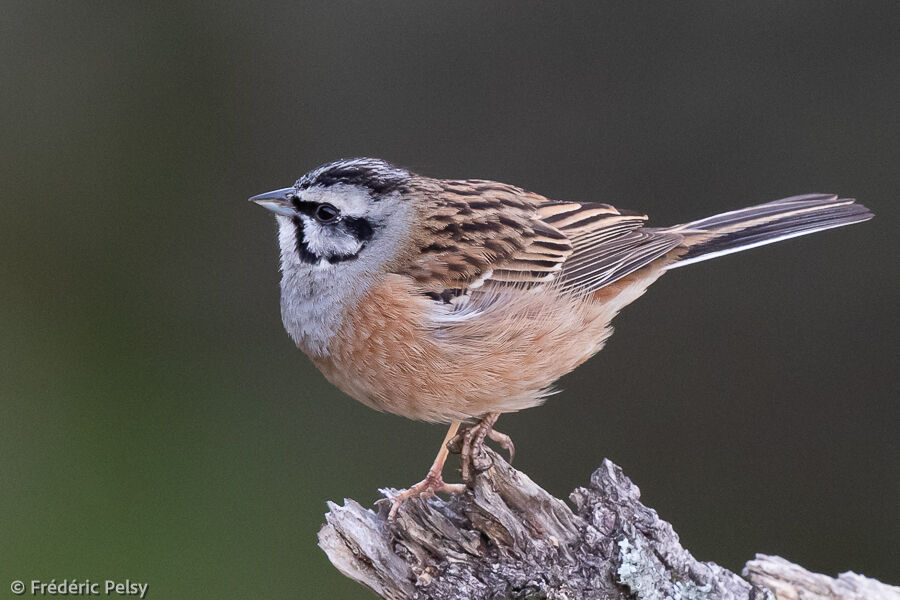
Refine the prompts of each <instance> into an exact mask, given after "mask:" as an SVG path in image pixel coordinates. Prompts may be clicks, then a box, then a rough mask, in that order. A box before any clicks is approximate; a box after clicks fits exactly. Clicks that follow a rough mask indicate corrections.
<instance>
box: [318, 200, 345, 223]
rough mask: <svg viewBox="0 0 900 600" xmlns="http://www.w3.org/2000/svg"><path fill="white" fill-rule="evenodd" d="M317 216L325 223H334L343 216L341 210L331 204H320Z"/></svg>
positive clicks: (319, 220) (320, 221)
mask: <svg viewBox="0 0 900 600" xmlns="http://www.w3.org/2000/svg"><path fill="white" fill-rule="evenodd" d="M313 216H315V217H316V221H318V222H319V223H323V224H328V223H334V222H335V221H337V219H338V217H339V216H341V211H339V210H338V209H336V208H335V207H334V206H332V205H331V204H320V205H319V206H317V207H316V212H315V213H314V215H313Z"/></svg>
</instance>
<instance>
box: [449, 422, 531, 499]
mask: <svg viewBox="0 0 900 600" xmlns="http://www.w3.org/2000/svg"><path fill="white" fill-rule="evenodd" d="M499 417H500V413H489V414H487V415H485V416H484V417H483V418H482V419H481V420H480V421H479V422H478V423H476V424H474V425H472V426H471V427H468V428H467V429H465V430H464V431H461V432H460V433H458V434H457V435H456V436H455V437H454V438H453V439H451V440H450V441H449V442H448V443H447V448H448V449H449V450H450V451H451V452H454V453H459V455H460V464H461V466H460V472H461V474H462V479H463V481H464V482H466V484H467V485H469V486H470V487H471V486H472V485H473V484H474V483H475V473H480V472H482V471H487V470H488V469H490V468H491V466H492V464H493V463H492V462H491V459H490V457H488V455H487V453H486V452H485V451H484V440H485V438H490V439H492V440H494V441H495V442H497V443H498V444H500V446H501V447H502V448H503V449H504V450H506V451H507V452H509V460H510V462H512V459H513V456H515V453H516V447H515V445H513V442H512V439H510V437H509V436H508V435H506V434H505V433H500V432H499V431H494V423H496V422H497V419H498V418H499Z"/></svg>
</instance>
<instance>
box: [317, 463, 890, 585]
mask: <svg viewBox="0 0 900 600" xmlns="http://www.w3.org/2000/svg"><path fill="white" fill-rule="evenodd" d="M486 452H487V453H488V456H489V458H490V459H491V461H492V463H493V466H492V467H491V468H490V469H488V470H487V471H485V472H483V473H480V474H479V475H478V476H477V478H476V481H475V485H474V489H473V490H472V491H471V492H469V493H466V494H464V495H460V496H454V497H451V498H450V499H448V500H442V499H439V498H432V499H429V500H427V501H422V500H412V501H409V502H407V503H406V504H405V505H404V506H403V508H402V509H401V510H400V513H399V514H398V515H397V518H396V520H395V521H388V520H387V511H388V507H387V506H386V505H381V506H380V507H379V508H378V509H377V510H370V509H366V508H364V507H362V506H361V505H360V504H359V503H357V502H355V501H354V500H345V503H344V506H338V505H336V504H334V503H332V502H329V503H328V507H329V511H328V513H327V514H326V515H325V518H326V523H325V525H323V527H322V529H321V530H320V531H319V546H320V547H321V548H322V549H323V550H324V551H325V553H326V554H327V555H328V558H329V560H331V562H332V564H334V566H335V567H337V569H338V570H339V571H340V572H341V573H343V574H344V575H346V576H347V577H350V578H351V579H354V580H355V581H358V582H359V583H362V584H363V585H365V586H367V587H369V588H370V589H372V590H373V591H374V592H375V593H376V594H378V595H380V596H382V597H383V598H387V599H390V600H410V599H422V600H424V599H430V598H433V599H439V600H463V599H465V600H479V599H491V600H499V599H502V598H511V599H512V598H516V599H523V600H524V599H540V598H546V599H549V600H555V599H560V600H562V599H566V600H579V599H582V598H584V599H587V598H608V599H611V600H615V599H623V600H624V599H628V600H634V599H638V600H656V599H660V600H663V599H673V600H679V599H683V600H695V599H697V600H699V599H706V598H708V599H728V600H730V599H735V600H737V599H741V600H764V599H765V600H770V599H776V600H820V599H821V600H837V599H846V600H858V599H859V600H862V599H863V598H865V599H866V600H900V588H896V587H892V586H888V585H884V584H881V583H879V582H877V581H875V580H872V579H867V578H865V577H862V576H859V575H856V574H853V573H845V574H843V575H841V576H840V577H839V578H838V579H832V578H830V577H826V576H824V575H817V574H814V573H810V572H808V571H806V570H804V569H802V568H801V567H799V566H797V565H793V564H792V563H790V562H788V561H786V560H784V559H781V558H779V557H768V556H764V555H757V557H756V559H755V560H752V561H750V562H748V563H747V566H746V567H745V569H744V572H743V577H742V576H740V575H738V574H736V573H733V572H731V571H729V570H728V569H725V568H723V567H720V566H719V565H716V564H715V563H711V562H699V561H697V560H696V559H694V557H693V556H691V554H690V553H689V552H688V551H687V550H685V549H684V548H682V547H681V544H680V543H679V541H678V535H677V534H676V533H675V532H674V530H673V529H672V526H671V525H670V524H669V523H667V522H666V521H663V520H661V519H660V518H659V516H658V515H657V514H656V511H654V510H653V509H651V508H647V507H646V506H644V505H643V504H641V502H640V500H639V499H640V490H638V488H637V486H635V485H634V484H633V483H632V482H631V480H630V479H628V477H626V476H625V474H624V473H623V472H622V469H620V468H619V467H618V466H616V465H615V464H613V463H612V462H610V461H609V460H604V461H603V464H602V465H601V466H600V468H599V469H597V470H596V471H595V472H594V473H593V475H592V476H591V481H590V485H589V486H588V487H583V488H578V489H576V490H575V491H574V492H572V494H571V495H570V496H569V498H570V499H571V501H572V503H573V504H574V506H575V510H574V511H573V510H572V509H570V508H569V506H568V505H567V504H566V503H565V502H563V501H562V500H560V499H558V498H554V497H553V496H551V495H550V494H549V493H547V492H546V491H544V490H543V489H541V488H540V486H538V485H537V484H535V483H534V482H533V481H532V480H531V479H530V478H529V477H528V476H527V475H525V474H524V473H521V472H519V471H516V470H515V469H513V468H512V467H510V466H509V465H508V464H507V463H506V462H505V461H504V460H503V459H502V458H500V457H499V455H497V454H496V453H494V452H492V451H490V450H486ZM395 491H396V490H382V492H383V493H385V495H391V494H392V493H394V492H395Z"/></svg>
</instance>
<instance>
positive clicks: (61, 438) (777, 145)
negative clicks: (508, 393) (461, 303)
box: [0, 1, 900, 599]
mask: <svg viewBox="0 0 900 600" xmlns="http://www.w3.org/2000/svg"><path fill="white" fill-rule="evenodd" d="M898 31H900V8H898V6H897V4H896V3H895V2H891V1H885V2H862V3H839V2H789V3H785V2H780V1H779V2H775V1H762V2H753V3H720V2H688V3H655V4H646V3H598V2H587V1H585V2H570V3H565V4H564V5H558V4H555V3H553V4H550V3H547V4H538V3H534V4H525V3H519V2H507V3H502V2H495V3H484V4H480V3H479V4H476V3H470V4H466V5H456V6H448V5H446V4H445V3H437V2H435V3H431V2H421V3H413V2H395V3H368V2H357V3H338V2H331V1H329V2H298V3H278V4H269V5H260V4H257V3H250V2H248V3H238V2H231V1H226V2H208V3H201V2H197V3H190V4H189V5H184V6H181V7H176V6H166V7H163V6H161V5H153V4H149V3H146V4H143V3H141V4H139V3H92V4H90V5H83V4H77V3H32V2H23V3H12V2H6V3H4V6H3V10H2V15H0V82H2V90H3V93H2V95H0V109H2V110H0V115H2V117H0V170H2V176H0V365H2V366H0V584H2V586H0V590H7V589H8V582H10V581H11V580H13V579H23V580H26V581H28V580H30V579H44V580H48V581H49V580H50V579H51V578H56V579H57V580H58V581H59V580H62V579H64V578H69V579H72V578H77V579H79V580H83V579H86V578H90V579H93V580H102V579H106V578H111V579H112V578H119V579H125V578H130V579H131V580H132V581H145V582H149V584H150V596H151V597H156V598H188V599H196V598H235V597H258V598H290V597H328V598H335V599H337V598H348V599H349V598H371V597H372V595H371V594H370V593H369V592H368V591H366V590H364V589H363V588H361V587H359V586H357V585H356V584H354V583H352V582H350V581H349V580H347V579H345V578H343V577H342V576H340V575H339V574H338V573H337V571H335V570H334V569H333V568H332V567H331V566H330V564H329V563H328V562H327V560H326V558H325V556H324V554H323V553H322V552H321V551H320V550H319V549H318V548H317V547H316V532H317V531H318V529H319V526H320V524H321V523H322V522H323V513H324V511H325V501H326V500H336V501H340V500H341V499H342V498H344V497H352V498H355V499H358V500H359V501H361V502H362V503H364V504H368V503H371V502H372V501H374V500H375V499H376V498H377V497H378V494H377V491H376V489H377V488H378V487H379V486H396V487H403V486H405V485H408V484H410V483H413V482H415V481H418V480H419V479H421V477H422V476H423V475H424V473H425V470H426V468H427V467H428V465H429V464H430V462H431V460H432V458H433V455H434V453H435V452H436V450H437V446H438V444H439V442H440V440H441V438H442V436H443V434H444V428H443V426H438V425H426V424H422V423H415V422H411V421H407V420H404V419H402V418H399V417H394V416H390V415H385V414H380V413H375V412H373V411H371V410H369V409H367V408H365V407H363V406H362V405H359V404H357V403H356V402H354V401H353V400H351V399H349V398H348V397H346V396H344V395H342V394H341V393H340V392H338V391H337V390H336V389H333V388H332V387H331V386H330V385H328V384H327V383H326V382H325V380H324V379H323V378H322V377H321V376H320V375H319V374H318V373H317V372H316V371H315V370H314V368H313V367H312V366H311V365H310V363H309V362H308V361H307V360H306V359H305V358H304V357H303V356H302V355H301V353H300V352H299V351H297V350H296V349H295V348H294V347H293V345H292V343H291V342H290V340H289V339H288V337H287V335H286V334H285V333H284V331H283V329H282V326H281V321H280V316H279V308H278V296H279V292H278V278H279V275H278V272H277V252H276V247H275V223H274V219H272V217H271V215H270V214H268V213H266V212H265V211H263V210H261V209H260V208H259V207H257V206H253V205H250V204H248V203H247V201H246V199H247V198H248V197H249V196H251V195H253V194H257V193H260V192H263V191H268V190H270V189H273V188H279V187H284V186H287V185H290V184H291V183H293V181H294V180H295V179H296V178H297V177H298V176H299V175H301V174H302V173H303V172H305V171H307V170H309V169H311V168H313V167H315V166H317V165H318V164H320V163H323V162H326V161H330V160H333V159H336V158H339V157H348V156H360V155H362V156H366V155H370V156H378V157H383V158H386V159H388V160H391V161H394V162H396V163H398V164H400V165H404V166H407V167H409V168H411V169H413V170H415V171H418V172H421V173H423V174H427V175H432V176H439V177H479V178H491V179H498V180H501V181H506V182H510V183H514V184H517V185H520V186H523V187H525V188H528V189H531V190H533V191H536V192H539V193H542V194H545V195H548V196H550V197H552V198H556V199H571V200H586V201H587V200H596V201H603V202H610V203H613V204H615V205H617V206H619V207H622V208H628V209H636V210H641V211H645V212H647V213H648V214H650V215H651V222H652V223H653V224H655V225H671V224H675V223H678V222H683V221H686V220H689V219H694V218H700V217H705V216H708V215H711V214H713V213H716V212H722V211H726V210H729V209H734V208H738V207H742V206H745V205H750V204H755V203H760V202H766V201H769V200H774V199H777V198H781V197H784V196H789V195H792V194H799V193H806V192H836V193H840V194H844V195H851V196H855V197H857V198H859V199H860V200H861V201H862V202H864V203H865V204H866V205H867V206H869V207H870V208H871V209H872V210H874V212H875V213H876V214H877V215H878V216H877V218H876V219H875V220H873V221H871V222H869V223H866V224H863V225H856V226H853V227H850V228H846V229H839V230H834V231H828V232H824V233H819V234H816V235H814V236H810V237H806V238H803V239H800V240H792V241H788V242H785V243H782V244H777V245H774V246H768V247H765V248H760V249H757V250H753V251H750V252H746V253H742V254H740V255H735V256H730V257H727V258H723V259H720V260H716V261H711V262H706V263H703V264H700V265H696V266H693V267H690V268H688V269H683V270H678V271H676V272H674V273H672V274H671V275H669V276H667V277H665V278H663V279H662V280H661V281H660V282H658V283H657V284H656V285H655V286H654V287H653V288H652V289H651V290H650V292H649V293H648V294H647V295H646V296H645V297H644V298H642V299H641V300H639V301H638V302H636V303H635V304H634V305H632V306H631V307H629V308H628V309H626V311H625V312H624V313H623V314H622V315H621V316H620V317H619V318H618V319H617V321H616V326H617V332H616V335H615V336H613V338H612V339H611V341H610V343H609V344H608V346H607V348H606V349H605V350H604V351H603V352H602V353H601V354H600V355H599V356H597V357H596V358H594V359H593V360H591V361H590V362H589V363H588V364H586V365H585V366H583V367H582V368H580V369H579V370H577V371H576V372H575V373H572V374H571V375H569V376H567V377H565V378H564V379H563V380H562V381H561V382H560V387H561V388H562V389H563V390H564V391H563V392H562V393H561V394H559V395H556V396H553V397H552V398H551V399H550V401H549V402H548V403H547V404H546V405H545V406H543V407H540V408H536V409H532V410H530V411H527V412H524V413H520V414H515V415H507V416H505V417H504V418H502V419H501V421H500V423H499V425H498V427H499V428H500V429H501V430H502V431H505V432H507V433H509V434H510V435H511V436H512V437H513V439H514V440H515V442H516V446H517V449H518V453H517V457H516V458H517V462H516V466H517V467H519V468H520V469H523V470H524V471H526V472H527V473H529V474H530V475H531V476H532V477H533V478H534V479H535V480H536V481H537V482H539V483H541V484H542V485H543V486H545V487H546V488H547V489H548V490H550V491H552V492H553V493H555V494H557V495H561V496H565V495H567V494H568V492H569V491H571V490H572V489H573V488H575V487H576V486H579V485H583V484H585V483H586V482H587V481H588V479H589V476H590V473H591V472H592V470H593V469H594V468H596V467H597V466H598V465H599V464H600V461H601V459H602V458H603V457H609V458H611V459H612V460H614V461H615V462H617V463H618V464H620V465H621V466H622V467H623V468H624V469H625V471H626V473H627V474H628V475H629V476H630V477H631V478H632V479H633V480H634V481H635V482H636V483H637V484H638V485H639V486H640V487H641V489H642V491H643V499H644V501H645V502H646V503H647V504H648V505H649V506H651V507H653V508H655V509H656V510H657V511H658V512H659V513H660V515H661V516H662V517H663V518H665V519H667V520H668V521H670V522H671V523H672V524H673V525H674V527H675V529H676V531H678V533H679V534H680V536H681V539H682V541H683V543H684V545H685V546H686V547H687V548H688V549H690V550H691V551H692V552H693V553H694V554H695V555H696V556H697V557H698V558H700V559H702V560H712V561H716V562H719V563H721V564H723V565H725V566H727V567H729V568H731V569H734V570H738V571H739V570H740V569H741V567H742V566H743V564H744V562H745V561H746V560H748V559H750V558H752V557H753V555H754V553H755V552H765V553H772V554H779V555H782V556H784V557H786V558H787V559H789V560H791V561H795V562H797V563H800V564H802V565H804V566H806V567H808V568H810V569H812V570H815V571H821V572H824V573H830V574H835V573H838V572H842V571H846V570H853V571H857V572H861V573H864V574H866V575H869V576H873V577H877V578H880V579H883V580H886V581H889V582H892V583H894V584H898V583H900V568H898V564H900V561H898V553H897V537H898V535H900V510H898V504H900V502H898V498H900V448H898V423H900V401H898V398H900V394H898V391H900V390H898V384H897V376H896V370H897V368H898V355H900V354H898V344H897V340H898V337H900V331H898V329H900V327H898V325H900V323H898V318H897V306H898V300H900V272H898V262H897V259H898V255H900V253H898V249H900V248H898V246H900V244H898V241H897V240H898V236H897V233H896V232H897V228H898V225H897V219H898V216H900V208H898V200H900V110H898V99H900V36H898V34H897V32H898ZM448 475H452V474H451V472H450V470H448ZM5 594H10V596H11V593H10V592H7V591H0V596H4V595H5Z"/></svg>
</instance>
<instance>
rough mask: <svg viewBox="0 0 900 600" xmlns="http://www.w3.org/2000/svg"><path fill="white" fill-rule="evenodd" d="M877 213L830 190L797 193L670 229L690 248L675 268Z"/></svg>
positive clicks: (860, 220)
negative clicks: (829, 192)
mask: <svg viewBox="0 0 900 600" xmlns="http://www.w3.org/2000/svg"><path fill="white" fill-rule="evenodd" d="M873 216H875V215H873V214H872V213H871V212H869V209H868V208H866V207H865V206H863V205H862V204H856V201H855V200H854V199H853V198H838V197H837V196H831V195H828V194H807V195H805V196H791V197H790V198H784V199H782V200H775V201H774V202H768V203H766V204H760V205H758V206H751V207H749V208H742V209H740V210H733V211H731V212H727V213H722V214H720V215H715V216H713V217H708V218H706V219H700V220H699V221H691V222H690V223H685V224H683V225H676V226H675V227H671V228H669V231H673V232H677V233H679V234H681V235H682V236H684V246H685V247H686V248H687V250H686V251H685V253H684V254H682V255H681V256H680V257H679V258H678V260H677V261H675V262H674V263H672V264H670V265H669V266H668V267H667V268H669V269H672V268H675V267H681V266H684V265H689V264H691V263H695V262H700V261H703V260H707V259H710V258H715V257H717V256H724V255H725V254H731V253H732V252H740V251H741V250H747V249H748V248H755V247H756V246H762V245H764V244H771V243H772V242H778V241H780V240H786V239H788V238H792V237H797V236H800V235H806V234H808V233H814V232H816V231H822V230H823V229H831V228H832V227H842V226H843V225H851V224H853V223H861V222H862V221H868V220H869V219H871V218H872V217H873Z"/></svg>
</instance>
